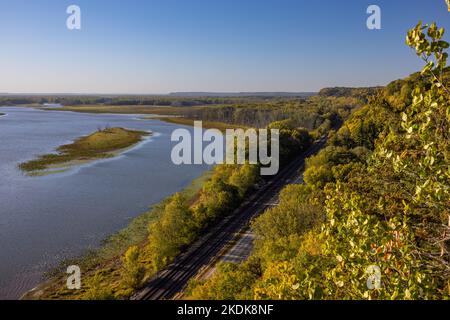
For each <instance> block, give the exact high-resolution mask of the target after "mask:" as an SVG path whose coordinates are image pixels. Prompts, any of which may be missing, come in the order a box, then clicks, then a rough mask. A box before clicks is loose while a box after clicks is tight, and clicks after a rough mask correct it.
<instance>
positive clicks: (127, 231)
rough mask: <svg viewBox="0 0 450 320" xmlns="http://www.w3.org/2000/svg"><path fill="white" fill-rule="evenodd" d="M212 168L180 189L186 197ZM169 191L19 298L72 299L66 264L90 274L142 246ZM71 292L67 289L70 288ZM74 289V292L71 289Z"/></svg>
mask: <svg viewBox="0 0 450 320" xmlns="http://www.w3.org/2000/svg"><path fill="white" fill-rule="evenodd" d="M211 175H212V170H211V169H210V170H206V171H204V172H203V173H202V174H201V175H200V176H198V177H197V178H195V179H193V180H192V181H191V182H190V183H189V184H188V185H187V186H186V187H184V188H183V189H181V190H180V191H178V192H180V193H181V194H183V195H184V196H186V197H187V198H189V199H191V200H193V199H195V198H196V196H197V194H198V191H199V190H200V189H201V188H202V187H203V184H204V183H205V182H206V181H207V180H209V178H210V177H211ZM176 193H177V192H174V193H173V194H170V195H169V196H167V197H166V198H164V199H162V200H161V201H159V202H157V203H155V204H153V205H152V206H151V207H150V209H149V210H148V211H146V212H143V213H141V214H139V215H137V216H136V217H134V218H132V219H131V220H130V222H129V223H128V224H127V226H125V227H124V228H122V229H120V230H118V231H117V232H114V233H112V234H111V235H109V236H107V237H106V238H105V239H104V240H102V241H101V243H100V244H99V246H98V247H97V248H94V249H86V252H85V253H82V254H80V255H78V256H75V257H73V258H70V259H65V260H62V261H61V262H60V263H59V266H56V267H54V268H52V269H50V270H48V271H46V272H45V273H44V274H43V275H42V280H41V281H40V283H39V284H38V285H37V286H35V287H34V288H32V289H30V290H27V291H26V292H24V293H23V294H22V295H21V296H20V297H19V299H20V300H40V299H45V300H64V299H67V298H74V296H70V295H68V294H67V292H64V290H66V289H65V287H64V285H63V284H64V283H65V281H66V279H65V277H66V276H67V274H66V270H65V268H66V267H67V265H69V264H75V265H79V266H80V267H81V269H82V270H85V271H84V272H85V273H90V272H91V273H92V272H94V273H95V271H96V270H97V269H101V268H104V267H106V266H110V267H111V268H113V267H114V265H115V264H116V263H117V262H119V261H120V258H121V256H122V255H123V254H124V252H125V251H126V250H127V249H128V248H129V247H130V246H133V245H136V246H142V245H143V244H145V243H146V242H147V238H148V228H147V226H148V224H149V223H150V222H152V221H154V220H155V219H157V218H158V217H159V212H160V211H161V210H162V209H163V208H164V206H165V204H166V203H167V201H169V199H170V198H171V197H173V195H174V194H176ZM69 291H70V290H69ZM72 292H73V291H72Z"/></svg>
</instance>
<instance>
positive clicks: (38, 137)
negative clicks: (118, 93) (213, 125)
mask: <svg viewBox="0 0 450 320" xmlns="http://www.w3.org/2000/svg"><path fill="white" fill-rule="evenodd" d="M0 113H5V114H6V116H4V117H0V245H1V247H0V298H17V297H19V296H20V295H21V294H22V293H23V292H24V291H26V290H28V289H31V288H32V287H34V286H35V285H36V284H37V283H38V282H39V280H40V277H41V276H42V273H43V272H44V271H46V270H48V269H49V268H50V267H51V266H54V265H55V264H56V263H57V262H58V261H60V260H61V259H63V258H66V257H70V256H74V255H78V254H80V253H82V252H84V250H86V249H87V248H93V247H96V246H98V244H99V242H100V241H101V240H102V239H104V238H106V237H107V236H108V235H109V234H111V233H114V232H115V231H117V230H120V229H121V228H123V227H125V226H126V225H127V224H128V222H129V221H130V219H131V218H133V217H136V216H137V215H139V214H140V213H142V212H144V211H146V210H147V209H148V207H149V205H151V204H154V203H157V202H159V201H160V200H161V199H163V198H164V197H166V196H168V195H170V194H172V193H174V192H176V191H179V190H181V189H182V188H183V187H185V186H187V185H188V184H189V183H190V181H191V180H192V179H194V178H196V177H198V176H199V175H200V174H201V173H202V172H203V171H204V170H206V169H207V166H175V165H173V164H172V162H171V160H170V151H171V147H172V143H171V142H170V134H171V133H172V131H173V130H174V129H175V128H176V127H178V126H177V125H173V124H168V123H164V122H161V121H158V120H140V119H139V118H138V117H139V116H134V115H102V114H81V113H71V112H59V111H40V110H34V109H26V108H0ZM105 126H109V127H118V126H120V127H125V128H130V129H138V130H151V131H152V132H154V135H153V136H152V137H150V138H149V139H146V140H145V141H143V142H142V143H140V144H139V145H137V146H136V147H134V148H132V149H130V150H128V151H127V152H125V153H124V154H122V155H121V156H119V157H117V158H114V159H106V160H100V161H96V162H93V163H90V164H87V165H83V166H81V167H78V168H74V169H71V170H69V171H68V172H65V173H62V174H55V175H50V176H44V177H27V176H25V175H23V174H22V173H21V172H20V171H19V170H18V169H17V165H18V164H19V163H20V162H23V161H26V160H30V159H33V158H34V157H35V156H36V155H40V154H45V153H49V152H52V151H54V149H55V148H56V147H58V146H60V145H62V144H67V143H70V142H71V141H73V140H74V139H76V138H78V137H79V136H81V135H86V134H89V133H91V132H93V131H94V130H97V129H99V128H103V127H105Z"/></svg>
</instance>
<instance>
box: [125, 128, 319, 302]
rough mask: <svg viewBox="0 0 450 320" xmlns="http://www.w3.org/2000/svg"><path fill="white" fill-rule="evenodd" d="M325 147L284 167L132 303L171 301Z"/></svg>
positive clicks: (150, 283)
mask: <svg viewBox="0 0 450 320" xmlns="http://www.w3.org/2000/svg"><path fill="white" fill-rule="evenodd" d="M325 143H326V138H325V137H322V138H321V139H320V140H319V141H317V142H316V143H314V144H313V145H312V146H311V147H310V148H309V149H308V150H307V151H306V152H304V153H303V154H302V155H300V156H298V157H297V158H295V159H294V160H293V161H292V162H291V163H290V164H289V165H287V166H285V167H284V168H283V169H282V170H281V171H280V172H279V173H278V174H277V175H276V176H274V177H273V178H271V179H270V180H269V181H268V182H267V183H266V184H265V185H264V186H263V187H262V188H261V189H260V190H258V191H256V192H255V193H254V194H253V195H252V196H251V197H250V199H249V200H248V201H246V202H244V203H243V204H242V205H241V207H239V208H238V209H236V210H235V211H234V212H233V213H232V214H230V215H228V216H227V217H225V218H224V219H222V220H221V221H220V222H218V223H217V224H216V226H215V227H213V228H211V229H210V230H209V232H208V233H207V234H206V235H204V236H203V237H202V238H201V239H199V240H198V241H196V242H195V243H194V244H193V245H191V246H190V247H189V249H188V250H187V251H186V252H184V253H182V254H181V255H179V256H178V257H177V258H176V259H175V260H174V262H173V263H172V264H170V265H169V266H168V267H166V268H165V269H164V270H162V271H160V272H158V274H157V275H156V276H155V277H154V278H153V279H152V280H150V282H149V283H148V284H147V285H146V286H145V288H144V289H143V290H142V291H140V292H139V293H137V294H136V295H135V296H133V297H132V299H133V300H165V299H173V298H174V297H175V296H176V295H177V293H179V292H180V291H182V290H183V289H184V288H185V286H186V284H187V283H188V281H189V280H190V279H191V278H192V277H194V276H195V275H196V274H197V273H198V272H199V271H200V270H202V269H204V268H205V267H209V266H210V265H211V264H213V262H215V261H216V260H217V259H215V257H216V256H217V255H218V254H219V253H220V252H221V251H222V249H223V248H224V247H225V246H226V245H227V243H228V242H229V241H231V240H232V239H233V237H234V235H235V234H236V233H237V232H239V231H241V230H242V229H243V228H245V227H246V226H247V225H248V224H249V222H250V220H251V219H252V218H254V217H255V216H257V215H258V214H259V213H261V212H263V211H264V210H266V209H267V208H268V207H270V201H271V200H273V198H274V196H276V195H277V194H278V193H279V192H280V190H281V189H282V188H283V187H284V186H285V185H286V184H288V183H289V182H290V180H289V179H290V178H293V177H295V176H296V175H297V174H298V172H299V171H300V170H301V169H302V168H303V166H304V163H305V159H306V158H307V157H309V156H310V155H312V154H314V153H316V152H317V151H319V150H320V149H321V148H322V147H323V146H324V145H325Z"/></svg>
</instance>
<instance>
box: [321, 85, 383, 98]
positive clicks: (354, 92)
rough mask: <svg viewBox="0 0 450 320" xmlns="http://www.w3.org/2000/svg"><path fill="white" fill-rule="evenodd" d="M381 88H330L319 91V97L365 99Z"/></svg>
mask: <svg viewBox="0 0 450 320" xmlns="http://www.w3.org/2000/svg"><path fill="white" fill-rule="evenodd" d="M380 89H383V87H367V88H364V87H363V88H350V87H332V88H323V89H322V90H320V91H319V96H321V97H365V96H368V95H372V94H373V93H375V92H377V91H378V90H380Z"/></svg>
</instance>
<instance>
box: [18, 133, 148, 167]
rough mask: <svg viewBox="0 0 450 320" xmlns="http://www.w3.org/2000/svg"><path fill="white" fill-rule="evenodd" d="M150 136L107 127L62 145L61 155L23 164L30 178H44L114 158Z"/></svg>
mask: <svg viewBox="0 0 450 320" xmlns="http://www.w3.org/2000/svg"><path fill="white" fill-rule="evenodd" d="M149 134H150V133H148V132H145V131H137V130H129V129H124V128H106V129H103V130H98V131H96V132H94V133H92V134H90V135H88V136H85V137H81V138H79V139H77V140H76V141H74V142H73V143H71V144H67V145H63V146H60V147H59V148H58V149H56V151H57V153H53V154H46V155H42V156H39V157H38V158H37V159H34V160H31V161H27V162H24V163H21V164H19V168H20V169H21V170H22V171H24V172H25V173H27V174H29V175H43V174H49V173H54V172H61V171H64V170H66V169H68V168H70V167H72V166H76V165H80V164H83V163H86V162H90V161H94V160H98V159H105V158H111V157H114V156H116V155H117V154H119V153H121V152H123V151H124V150H126V149H128V148H131V147H132V146H134V145H136V144H137V143H139V142H140V141H141V140H142V139H143V138H144V137H145V136H148V135H149Z"/></svg>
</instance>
